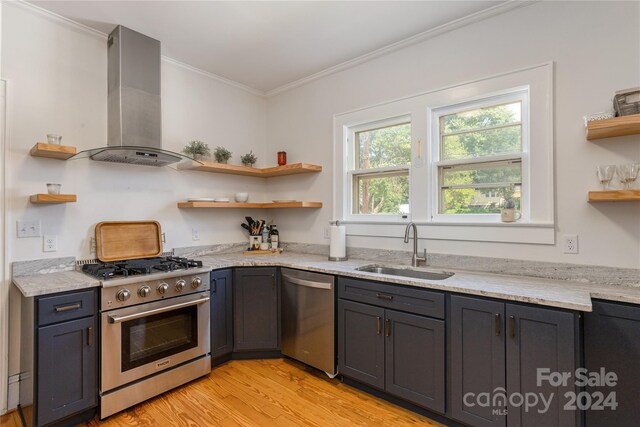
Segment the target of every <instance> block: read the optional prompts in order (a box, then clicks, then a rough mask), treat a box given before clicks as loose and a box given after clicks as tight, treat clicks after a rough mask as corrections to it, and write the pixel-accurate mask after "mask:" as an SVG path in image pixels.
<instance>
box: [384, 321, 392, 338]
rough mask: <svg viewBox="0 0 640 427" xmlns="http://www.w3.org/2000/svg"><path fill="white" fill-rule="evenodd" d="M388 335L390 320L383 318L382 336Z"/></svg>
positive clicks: (389, 333)
mask: <svg viewBox="0 0 640 427" xmlns="http://www.w3.org/2000/svg"><path fill="white" fill-rule="evenodd" d="M389 335H391V321H390V320H389V319H384V336H385V337H388V336H389Z"/></svg>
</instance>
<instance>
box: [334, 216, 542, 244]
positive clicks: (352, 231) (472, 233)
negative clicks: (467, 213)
mask: <svg viewBox="0 0 640 427" xmlns="http://www.w3.org/2000/svg"><path fill="white" fill-rule="evenodd" d="M340 223H341V224H344V225H346V229H347V236H364V237H385V238H403V236H404V230H405V227H406V226H407V224H408V223H409V221H403V222H392V223H390V222H384V223H382V222H377V221H340ZM415 224H416V225H417V226H418V235H419V236H420V238H421V239H434V240H460V241H474V242H499V243H525V244H535V245H553V244H555V227H554V225H553V224H551V223H531V222H515V223H504V222H476V223H472V222H465V223H459V222H418V221H416V222H415Z"/></svg>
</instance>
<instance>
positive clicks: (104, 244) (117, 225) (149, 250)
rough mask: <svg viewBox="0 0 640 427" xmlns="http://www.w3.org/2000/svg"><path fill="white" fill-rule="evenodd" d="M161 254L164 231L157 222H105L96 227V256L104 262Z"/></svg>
mask: <svg viewBox="0 0 640 427" xmlns="http://www.w3.org/2000/svg"><path fill="white" fill-rule="evenodd" d="M161 254H162V230H161V228H160V223H159V222H157V221H104V222H100V223H98V225H96V256H97V257H98V259H99V260H100V261H102V262H111V261H121V260H125V259H139V258H150V257H156V256H160V255H161Z"/></svg>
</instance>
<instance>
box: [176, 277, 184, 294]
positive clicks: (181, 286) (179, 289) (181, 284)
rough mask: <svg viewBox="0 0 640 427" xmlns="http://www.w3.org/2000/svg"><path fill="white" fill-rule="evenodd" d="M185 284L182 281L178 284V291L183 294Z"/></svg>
mask: <svg viewBox="0 0 640 427" xmlns="http://www.w3.org/2000/svg"><path fill="white" fill-rule="evenodd" d="M184 285H185V282H184V280H182V279H180V280H178V281H177V282H176V291H178V292H181V291H182V290H183V289H184Z"/></svg>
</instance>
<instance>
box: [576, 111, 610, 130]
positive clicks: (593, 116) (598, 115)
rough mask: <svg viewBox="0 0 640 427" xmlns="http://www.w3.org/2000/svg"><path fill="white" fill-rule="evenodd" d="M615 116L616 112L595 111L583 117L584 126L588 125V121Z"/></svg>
mask: <svg viewBox="0 0 640 427" xmlns="http://www.w3.org/2000/svg"><path fill="white" fill-rule="evenodd" d="M614 117H615V114H613V113H605V112H600V113H594V114H589V115H586V116H583V117H582V119H583V120H584V126H585V127H587V123H589V122H595V121H597V120H606V119H612V118H614Z"/></svg>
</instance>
